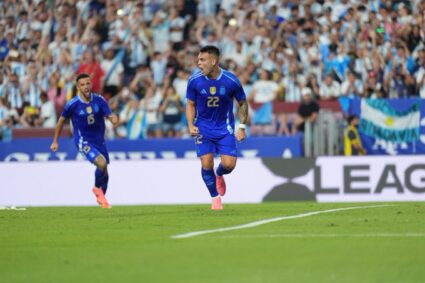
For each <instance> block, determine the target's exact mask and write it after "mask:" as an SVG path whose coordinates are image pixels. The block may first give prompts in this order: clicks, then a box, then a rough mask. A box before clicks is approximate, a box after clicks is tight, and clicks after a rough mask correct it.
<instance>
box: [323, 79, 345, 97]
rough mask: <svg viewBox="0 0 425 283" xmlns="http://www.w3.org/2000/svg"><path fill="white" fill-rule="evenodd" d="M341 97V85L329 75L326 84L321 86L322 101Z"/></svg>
mask: <svg viewBox="0 0 425 283" xmlns="http://www.w3.org/2000/svg"><path fill="white" fill-rule="evenodd" d="M340 95H341V86H340V84H339V83H338V82H337V81H335V80H334V79H333V76H332V74H327V75H326V78H325V82H324V83H322V85H321V86H320V100H334V99H336V98H338V97H339V96H340Z"/></svg>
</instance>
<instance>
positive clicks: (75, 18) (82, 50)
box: [0, 0, 425, 139]
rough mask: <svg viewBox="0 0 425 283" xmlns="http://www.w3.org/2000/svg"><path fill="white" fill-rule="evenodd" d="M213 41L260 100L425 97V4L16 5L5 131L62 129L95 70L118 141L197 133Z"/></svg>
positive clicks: (2, 6) (9, 38)
mask: <svg viewBox="0 0 425 283" xmlns="http://www.w3.org/2000/svg"><path fill="white" fill-rule="evenodd" d="M209 44H212V45H217V46H218V47H219V48H220V49H221V52H222V62H223V67H224V68H226V69H228V70H230V71H232V72H234V73H235V74H236V75H237V76H238V77H239V78H240V80H241V83H242V85H243V86H244V89H245V92H246V94H247V95H248V98H249V101H250V102H252V103H256V104H266V103H269V102H273V101H276V100H279V101H285V102H301V101H303V96H310V97H311V98H313V99H315V100H317V101H320V100H335V99H338V98H339V97H343V96H346V97H370V98H380V97H385V98H404V97H422V98H425V1H421V0H413V1H398V0H372V1H365V0H322V1H312V0H305V1H299V0H281V1H278V0H258V1H249V0H245V1H244V0H222V1H220V0H198V1H197V0H186V1H185V0H176V1H165V0H145V1H118V0H79V1H77V0H56V1H54V0H51V1H46V0H4V1H1V2H0V64H1V66H0V70H1V72H0V129H2V130H0V133H1V132H2V133H3V136H5V135H6V133H8V130H9V131H10V129H11V128H13V127H54V125H55V122H56V120H57V117H58V115H60V113H61V111H62V109H63V106H64V104H65V103H66V102H67V101H68V100H70V99H71V98H72V97H73V96H75V95H76V88H75V82H74V80H75V76H76V74H78V73H83V72H85V73H88V74H90V75H91V77H92V82H93V91H95V92H100V93H102V94H103V95H104V97H105V98H106V99H107V100H108V101H109V103H110V106H111V108H112V110H113V111H114V112H115V113H117V114H118V115H119V117H120V125H121V126H120V127H119V128H118V129H116V130H112V129H111V128H110V129H109V130H108V133H107V134H108V136H109V137H110V138H113V137H116V138H129V139H137V138H141V137H163V136H166V137H174V136H177V137H181V136H186V135H187V133H186V131H187V130H186V127H185V121H184V107H185V91H186V86H187V82H188V78H189V77H190V75H191V74H193V73H194V72H196V71H197V66H196V58H197V54H198V50H199V47H200V46H203V45H209ZM253 113H255V111H254V112H253ZM281 121H284V120H281ZM252 123H253V124H255V123H256V119H252ZM284 123H285V122H284ZM282 129H284V131H282ZM277 133H281V134H289V131H288V130H286V129H285V127H281V129H280V130H279V131H277Z"/></svg>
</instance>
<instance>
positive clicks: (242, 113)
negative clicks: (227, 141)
mask: <svg viewBox="0 0 425 283" xmlns="http://www.w3.org/2000/svg"><path fill="white" fill-rule="evenodd" d="M238 116H239V121H240V123H241V124H246V123H247V122H248V102H247V101H246V100H242V101H239V111H238Z"/></svg>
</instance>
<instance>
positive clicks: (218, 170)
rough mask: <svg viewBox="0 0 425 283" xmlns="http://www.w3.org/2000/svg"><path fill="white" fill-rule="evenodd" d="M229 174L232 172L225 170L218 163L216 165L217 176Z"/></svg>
mask: <svg viewBox="0 0 425 283" xmlns="http://www.w3.org/2000/svg"><path fill="white" fill-rule="evenodd" d="M230 172H232V170H227V169H226V168H224V167H223V166H222V165H221V163H220V164H219V165H218V168H217V172H216V173H217V175H218V176H223V175H226V174H229V173H230Z"/></svg>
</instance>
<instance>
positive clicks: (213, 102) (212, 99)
mask: <svg viewBox="0 0 425 283" xmlns="http://www.w3.org/2000/svg"><path fill="white" fill-rule="evenodd" d="M219 100H220V98H219V97H218V96H208V99H207V106H208V107H218V101H219Z"/></svg>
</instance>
